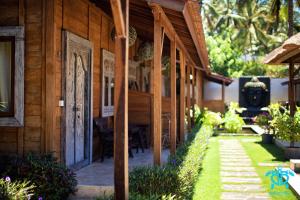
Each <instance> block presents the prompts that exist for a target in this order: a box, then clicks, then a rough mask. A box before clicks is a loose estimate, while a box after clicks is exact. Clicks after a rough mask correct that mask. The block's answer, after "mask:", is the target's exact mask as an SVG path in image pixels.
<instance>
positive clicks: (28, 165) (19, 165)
mask: <svg viewBox="0 0 300 200" xmlns="http://www.w3.org/2000/svg"><path fill="white" fill-rule="evenodd" d="M5 169H6V171H5V174H8V175H9V176H10V177H13V178H14V179H16V180H20V181H24V180H29V181H30V182H31V183H33V184H34V185H35V186H36V187H35V188H34V196H33V197H34V198H36V199H37V198H38V197H42V198H43V199H47V200H48V199H49V200H61V199H67V197H68V196H69V194H71V193H74V192H75V187H76V185H77V181H76V179H75V173H73V172H72V171H71V170H70V169H68V168H67V167H66V166H64V165H63V164H61V163H58V162H57V161H56V160H55V158H54V157H53V156H52V155H51V154H47V155H41V156H37V155H33V154H29V155H27V156H26V157H24V158H18V157H16V158H15V159H9V162H8V163H6V167H5ZM2 173H3V172H2Z"/></svg>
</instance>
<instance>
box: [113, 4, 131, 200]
mask: <svg viewBox="0 0 300 200" xmlns="http://www.w3.org/2000/svg"><path fill="white" fill-rule="evenodd" d="M110 3H111V8H112V12H113V18H114V23H115V26H116V38H115V56H116V57H115V59H116V61H115V63H116V64H115V91H114V164H115V166H114V184H115V199H120V200H126V199H128V19H129V18H128V16H129V0H111V1H110Z"/></svg>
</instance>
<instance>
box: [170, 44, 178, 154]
mask: <svg viewBox="0 0 300 200" xmlns="http://www.w3.org/2000/svg"><path fill="white" fill-rule="evenodd" d="M170 51H171V56H170V57H171V73H170V76H171V131H170V147H171V148H170V151H171V154H175V151H176V133H177V129H176V125H177V122H176V107H177V106H176V43H175V41H171V50H170Z"/></svg>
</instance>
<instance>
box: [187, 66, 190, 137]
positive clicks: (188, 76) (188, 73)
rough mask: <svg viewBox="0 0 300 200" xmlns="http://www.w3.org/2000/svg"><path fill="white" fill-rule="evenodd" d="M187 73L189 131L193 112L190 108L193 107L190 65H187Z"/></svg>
mask: <svg viewBox="0 0 300 200" xmlns="http://www.w3.org/2000/svg"><path fill="white" fill-rule="evenodd" d="M186 67H187V73H186V82H187V85H186V87H187V92H186V107H187V110H186V113H187V122H188V131H189V132H190V131H191V114H190V109H191V79H190V75H191V71H190V66H189V65H187V66H186Z"/></svg>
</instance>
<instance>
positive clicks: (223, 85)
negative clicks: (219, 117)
mask: <svg viewBox="0 0 300 200" xmlns="http://www.w3.org/2000/svg"><path fill="white" fill-rule="evenodd" d="M222 103H223V112H225V82H224V81H222Z"/></svg>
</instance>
